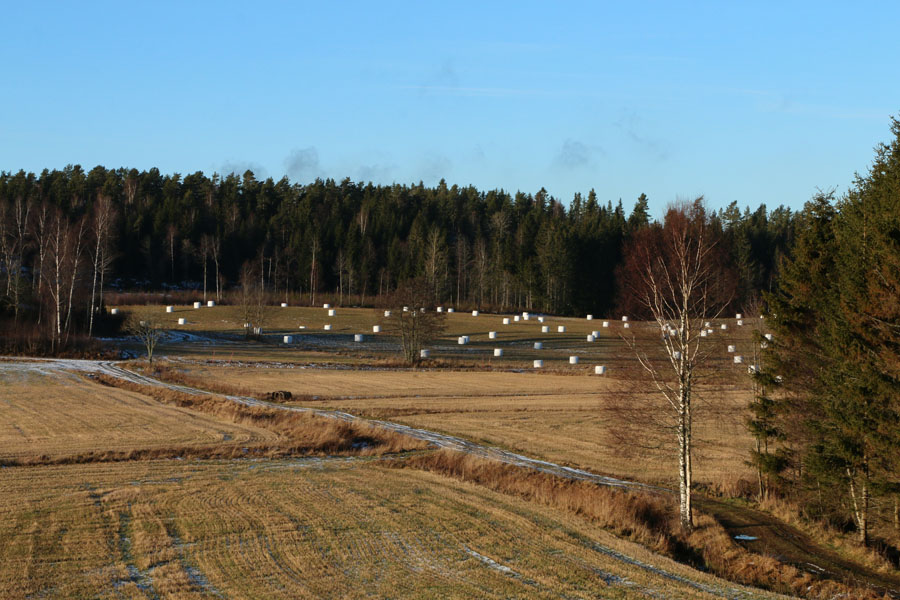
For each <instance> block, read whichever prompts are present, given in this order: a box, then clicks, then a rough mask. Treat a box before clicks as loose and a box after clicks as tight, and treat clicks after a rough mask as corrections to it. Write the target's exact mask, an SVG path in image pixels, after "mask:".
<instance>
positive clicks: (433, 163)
mask: <svg viewBox="0 0 900 600" xmlns="http://www.w3.org/2000/svg"><path fill="white" fill-rule="evenodd" d="M452 169H453V161H451V160H450V159H449V158H448V157H446V156H444V155H443V154H433V153H432V154H426V155H425V156H423V157H422V159H421V161H420V162H419V164H418V165H417V167H416V174H417V175H418V178H419V179H421V180H422V181H423V182H425V183H426V184H428V185H434V184H436V183H437V182H438V181H440V180H441V179H446V178H447V177H449V176H450V175H449V174H450V171H452Z"/></svg>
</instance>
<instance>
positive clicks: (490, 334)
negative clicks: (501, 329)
mask: <svg viewBox="0 0 900 600" xmlns="http://www.w3.org/2000/svg"><path fill="white" fill-rule="evenodd" d="M488 339H490V340H496V339H497V332H496V331H488Z"/></svg>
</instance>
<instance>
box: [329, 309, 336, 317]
mask: <svg viewBox="0 0 900 600" xmlns="http://www.w3.org/2000/svg"><path fill="white" fill-rule="evenodd" d="M334 315H335V312H334V309H333V308H329V309H328V316H329V317H333V316H334Z"/></svg>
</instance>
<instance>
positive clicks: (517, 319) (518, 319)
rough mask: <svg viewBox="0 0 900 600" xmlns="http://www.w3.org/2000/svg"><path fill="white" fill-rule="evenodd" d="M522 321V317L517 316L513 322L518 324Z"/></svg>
mask: <svg viewBox="0 0 900 600" xmlns="http://www.w3.org/2000/svg"><path fill="white" fill-rule="evenodd" d="M520 320H521V317H520V316H519V315H516V316H514V317H513V321H515V322H516V323H518V322H519V321H520Z"/></svg>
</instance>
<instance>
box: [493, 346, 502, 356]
mask: <svg viewBox="0 0 900 600" xmlns="http://www.w3.org/2000/svg"><path fill="white" fill-rule="evenodd" d="M494 356H496V357H498V358H499V357H501V356H503V348H494Z"/></svg>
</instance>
